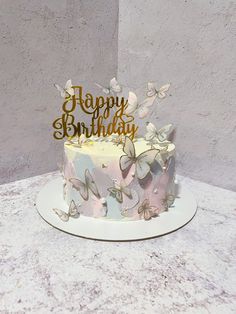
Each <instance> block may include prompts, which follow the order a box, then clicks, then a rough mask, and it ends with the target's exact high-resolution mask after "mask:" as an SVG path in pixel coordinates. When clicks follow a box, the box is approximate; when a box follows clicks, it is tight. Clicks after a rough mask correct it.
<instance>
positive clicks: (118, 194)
mask: <svg viewBox="0 0 236 314" xmlns="http://www.w3.org/2000/svg"><path fill="white" fill-rule="evenodd" d="M113 182H114V186H113V187H111V188H108V189H107V190H108V191H109V192H110V194H111V195H112V196H113V197H115V198H116V200H117V201H118V202H119V203H123V194H124V195H126V196H127V197H128V198H130V199H131V198H132V192H131V189H130V188H128V187H127V186H126V185H125V184H124V182H121V183H120V184H117V182H116V180H114V181H113Z"/></svg>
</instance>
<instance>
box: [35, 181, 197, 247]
mask: <svg viewBox="0 0 236 314" xmlns="http://www.w3.org/2000/svg"><path fill="white" fill-rule="evenodd" d="M178 190H179V195H178V197H177V198H176V199H175V203H174V206H173V207H170V208H169V210H168V211H166V212H163V213H161V214H160V215H159V217H157V218H153V219H151V220H149V221H145V220H135V221H115V220H107V219H101V218H92V217H86V216H82V215H81V216H80V217H79V218H78V219H73V218H70V219H69V221H67V222H63V221H62V220H61V219H60V218H59V217H58V216H57V215H56V214H55V213H54V211H53V210H52V208H59V209H62V210H64V211H65V212H68V205H67V203H66V202H65V201H64V199H63V181H62V178H57V179H54V180H52V181H50V182H48V183H47V184H46V185H45V186H44V187H43V188H42V190H41V191H40V192H39V194H38V196H37V199H36V206H37V210H38V212H39V214H40V216H41V217H42V218H43V219H44V220H45V221H46V222H47V223H49V224H50V225H52V226H53V227H55V228H57V229H59V230H62V231H64V232H67V233H69V234H72V235H76V236H79V237H83V238H88V239H94V240H104V241H134V240H144V239H150V238H154V237H158V236H162V235H165V234H167V233H170V232H173V231H176V230H178V229H179V228H181V227H183V226H184V225H186V224H187V223H188V222H189V221H190V220H191V219H192V218H193V217H194V215H195V213H196V210H197V202H196V200H195V198H194V196H193V194H192V193H191V191H189V189H188V188H186V187H185V186H184V185H180V186H179V187H178Z"/></svg>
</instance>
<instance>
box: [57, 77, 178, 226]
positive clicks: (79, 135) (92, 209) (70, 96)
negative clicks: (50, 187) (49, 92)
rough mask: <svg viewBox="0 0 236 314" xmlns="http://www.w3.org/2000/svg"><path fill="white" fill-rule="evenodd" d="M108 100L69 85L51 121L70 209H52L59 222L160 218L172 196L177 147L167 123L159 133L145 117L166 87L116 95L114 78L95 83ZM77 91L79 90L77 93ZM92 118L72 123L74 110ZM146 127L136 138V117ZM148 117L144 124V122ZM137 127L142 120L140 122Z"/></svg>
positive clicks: (117, 86)
mask: <svg viewBox="0 0 236 314" xmlns="http://www.w3.org/2000/svg"><path fill="white" fill-rule="evenodd" d="M96 85H97V86H98V87H99V88H100V89H101V90H102V93H104V94H106V97H103V96H98V97H96V98H95V97H93V96H92V94H91V93H86V94H85V96H84V95H83V89H82V87H81V86H73V85H72V83H71V80H69V81H67V83H66V86H65V88H64V89H62V88H60V87H59V86H58V85H56V88H57V89H58V90H59V91H60V93H61V96H62V97H63V98H64V102H63V106H62V109H63V114H62V116H61V117H59V118H58V119H56V120H55V121H54V123H53V127H54V129H56V130H55V132H54V137H55V138H56V139H64V138H66V141H65V143H64V164H63V167H62V176H63V197H64V200H65V201H66V203H67V204H68V208H69V209H68V211H64V210H62V209H58V208H54V209H53V210H54V212H55V213H56V214H57V215H58V217H59V218H60V219H61V220H63V221H65V222H66V221H68V220H69V219H70V218H79V217H80V216H82V215H83V216H88V217H93V218H100V219H106V220H118V221H130V220H138V219H144V220H150V219H152V218H155V219H158V216H159V215H160V214H161V213H162V212H164V211H168V208H169V207H170V206H173V204H174V200H175V196H176V185H175V145H174V144H173V143H172V142H171V141H170V139H169V136H170V134H171V132H172V130H173V128H172V125H171V124H168V125H166V126H164V127H162V128H161V129H159V130H158V129H157V128H156V126H155V124H154V123H152V122H150V120H149V116H150V113H151V108H152V106H153V103H154V102H155V101H158V100H160V99H162V98H164V97H165V96H166V93H167V91H168V89H169V87H170V85H169V84H166V85H164V86H162V87H161V88H160V89H158V88H156V86H155V84H154V83H148V85H147V91H146V98H145V99H144V101H142V102H139V101H138V98H137V96H136V94H135V93H133V92H129V94H128V99H127V100H126V99H125V98H124V97H118V96H117V95H118V94H119V93H121V90H122V88H121V86H120V85H119V84H118V82H117V81H116V79H115V78H113V79H112V80H111V81H110V85H109V87H103V86H101V85H98V84H96ZM76 91H77V92H76ZM77 109H78V113H79V114H80V115H81V113H86V115H87V116H88V115H90V117H91V123H90V124H85V122H75V120H76V119H75V111H76V110H77ZM145 118H146V121H144V123H145V125H146V132H145V134H143V135H142V134H138V125H137V124H136V123H135V122H136V120H137V119H141V120H142V121H143V120H144V119H145ZM147 119H148V120H147ZM139 123H140V122H139Z"/></svg>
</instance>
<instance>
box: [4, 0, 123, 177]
mask: <svg viewBox="0 0 236 314" xmlns="http://www.w3.org/2000/svg"><path fill="white" fill-rule="evenodd" d="M117 19H118V1H117V0H111V1H109V3H108V1H106V0H99V1H98V0H89V1H86V0H77V1H72V0H68V1H66V0H59V1H57V0H50V1H48V0H43V1H37V0H32V1H26V0H10V1H8V0H5V1H3V0H1V1H0V69H1V73H0V82H1V83H0V89H1V103H0V108H1V109H0V142H1V145H0V183H3V182H7V181H13V180H16V179H20V178H24V177H28V176H31V175H36V174H40V173H44V172H48V171H51V170H54V169H56V167H57V166H56V162H57V160H60V156H61V154H62V151H63V150H62V147H61V143H59V142H56V141H55V140H54V139H53V138H52V127H51V123H52V121H53V120H54V119H55V118H56V117H57V116H58V114H59V113H60V106H61V99H60V97H59V96H58V93H57V92H56V90H55V89H54V87H53V84H54V83H55V82H57V83H60V84H65V82H66V80H67V79H68V78H72V80H73V81H74V82H77V83H78V82H81V80H84V81H87V80H89V81H99V82H104V83H105V82H106V81H108V79H110V78H111V77H112V76H114V75H115V74H116V72H117Z"/></svg>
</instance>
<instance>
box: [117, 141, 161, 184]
mask: <svg viewBox="0 0 236 314" xmlns="http://www.w3.org/2000/svg"><path fill="white" fill-rule="evenodd" d="M123 151H124V153H125V154H126V155H123V156H121V157H120V169H121V171H129V169H130V168H131V166H132V165H133V164H135V175H137V177H138V178H139V179H144V178H145V177H146V176H147V174H148V173H149V172H150V165H151V164H152V163H153V161H154V159H155V157H156V155H157V153H158V152H159V150H158V149H149V150H146V151H145V152H143V153H141V154H140V155H139V156H136V153H135V147H134V144H133V142H132V141H131V139H130V138H129V137H128V136H126V137H125V143H124V146H123Z"/></svg>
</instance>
